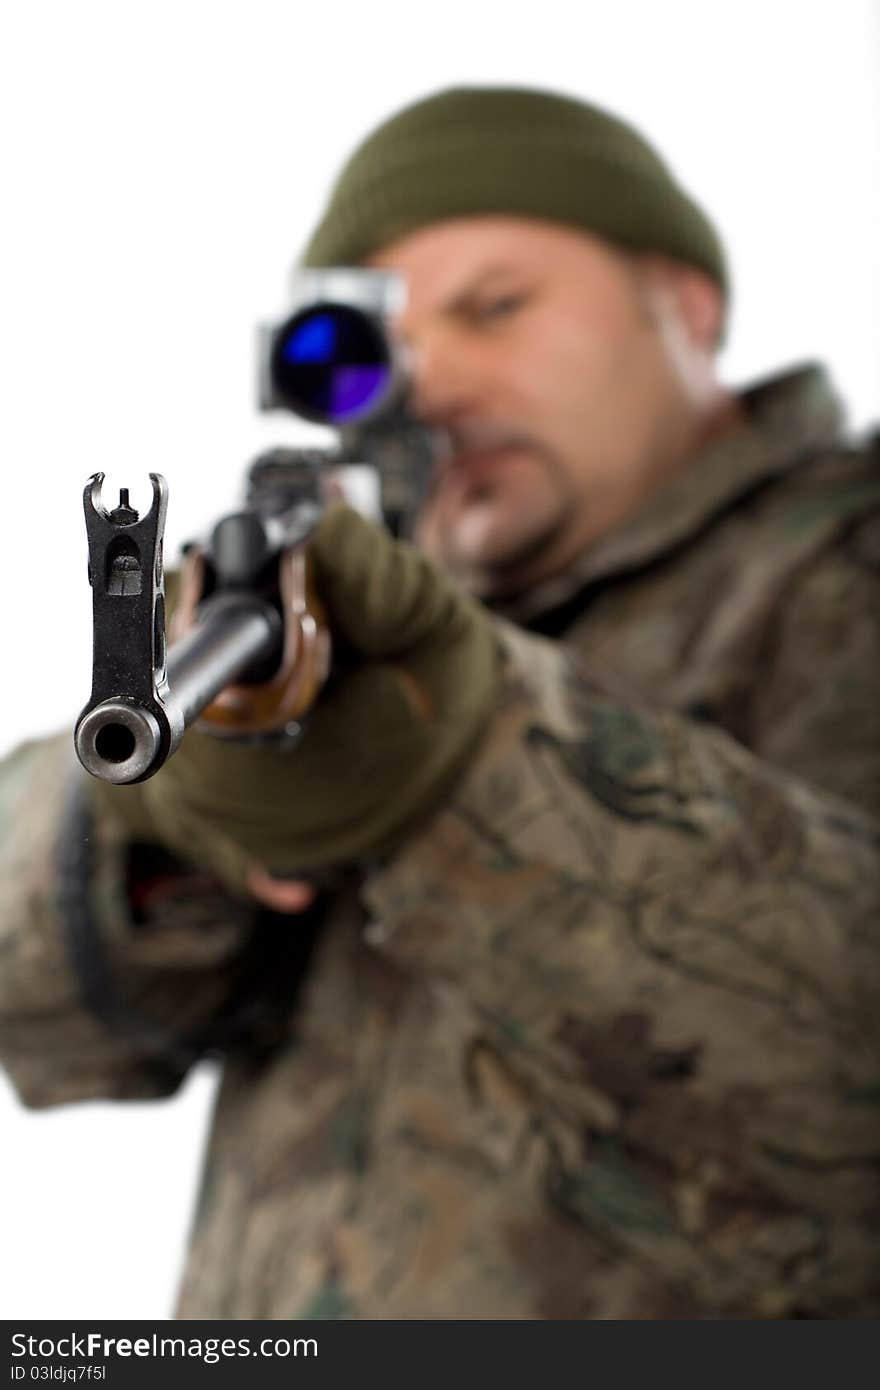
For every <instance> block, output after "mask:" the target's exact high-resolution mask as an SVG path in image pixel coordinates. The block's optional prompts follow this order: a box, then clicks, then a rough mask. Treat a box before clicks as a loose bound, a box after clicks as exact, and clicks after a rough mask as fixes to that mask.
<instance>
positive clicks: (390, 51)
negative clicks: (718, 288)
mask: <svg viewBox="0 0 880 1390" xmlns="http://www.w3.org/2000/svg"><path fill="white" fill-rule="evenodd" d="M878 76H880V7H878V5H877V3H876V2H874V3H872V0H836V2H835V3H820V2H819V0H815V2H813V0H799V3H795V0H736V3H731V2H730V0H716V3H713V4H707V3H705V0H693V2H691V0H664V3H662V4H657V3H654V0H615V3H614V4H609V3H608V0H602V3H592V0H580V3H574V0H568V3H560V2H559V0H541V3H540V4H534V3H533V4H527V5H523V6H521V7H519V8H517V7H515V6H514V5H513V4H511V3H510V0H483V3H480V2H479V0H468V2H467V3H461V2H460V0H443V3H440V4H433V5H432V4H430V3H425V4H423V5H418V6H417V5H414V4H406V5H404V4H394V3H390V0H389V2H388V3H385V2H383V0H373V3H367V4H362V5H361V4H359V5H357V6H355V5H354V4H351V3H348V4H342V5H340V4H336V5H324V6H314V5H311V4H306V3H303V0H289V3H280V0H275V2H274V3H272V2H270V0H249V3H248V4H244V3H241V4H226V5H225V4H223V3H221V2H220V0H212V3H202V2H201V0H198V2H196V3H193V2H192V0H174V3H164V0H152V3H151V4H150V5H134V4H133V3H131V0H128V3H125V2H124V0H114V3H110V2H109V0H107V2H106V3H105V2H104V0H99V2H96V0H77V3H76V4H66V3H61V0H58V3H50V2H49V0H7V3H6V5H5V6H4V9H3V19H2V21H0V130H2V131H3V139H4V146H5V148H4V151H3V161H2V167H0V189H2V206H3V213H2V229H3V244H2V253H0V288H2V294H0V306H2V313H0V393H2V396H0V399H2V407H0V458H2V462H3V473H2V489H3V491H2V504H0V585H2V601H3V609H2V613H3V638H4V642H3V677H4V679H3V683H2V696H0V699H2V711H0V716H2V718H0V752H2V751H3V750H4V749H6V748H8V747H10V746H11V745H12V744H13V743H15V742H16V741H18V739H20V738H22V737H24V736H26V735H32V734H36V733H40V732H44V731H46V730H49V729H52V728H56V727H58V726H60V725H63V724H65V723H66V722H69V721H70V720H71V719H72V717H73V716H74V714H75V713H76V711H77V710H78V708H79V707H80V706H81V705H82V704H83V702H84V700H85V698H86V696H87V694H88V685H89V666H90V651H89V639H90V633H89V621H90V601H89V590H88V585H87V583H86V576H85V535H84V528H83V523H82V513H81V503H80V497H81V493H82V488H83V485H84V483H85V480H86V478H87V477H88V475H89V474H90V473H92V472H94V471H96V470H97V469H102V470H104V471H105V472H106V473H107V474H108V480H109V482H110V483H115V484H116V485H119V484H120V483H128V484H129V486H130V487H131V489H132V500H133V501H134V502H135V504H136V505H137V504H138V502H139V500H140V501H141V502H143V500H144V499H145V498H146V497H147V496H148V491H147V486H146V475H147V472H148V471H149V470H150V469H158V470H159V471H161V472H163V473H164V474H165V475H166V477H167V478H168V479H169V482H170V486H171V510H170V514H169V522H168V537H169V548H170V550H171V551H173V549H174V548H175V545H176V543H179V541H180V540H181V539H183V538H184V537H185V536H186V535H188V534H190V533H191V532H194V531H198V530H200V529H201V528H202V526H203V524H204V523H205V522H206V520H207V519H209V518H210V517H211V516H212V515H215V514H216V513H217V512H218V511H219V510H220V509H221V508H224V507H227V506H228V505H229V504H230V503H231V502H232V501H233V500H234V499H235V496H236V486H237V482H238V478H239V475H240V472H241V470H242V468H243V467H244V465H245V464H246V463H247V462H248V460H249V459H250V458H251V457H252V456H253V455H254V454H255V453H257V452H258V451H259V450H260V449H261V448H263V447H265V446H266V445H267V444H269V443H275V442H278V443H280V442H286V441H290V440H293V439H296V438H298V437H300V436H299V435H298V434H297V427H296V425H295V423H294V422H292V421H285V420H284V419H283V418H282V417H277V416H273V417H268V418H260V417H257V415H256V413H255V410H254V405H253V352H252V344H253V325H254V323H255V321H256V320H257V319H258V318H259V317H261V316H262V315H264V314H266V313H271V312H273V311H275V310H277V309H278V308H280V307H281V305H282V303H283V292H284V284H285V277H286V274H287V271H288V269H289V266H290V264H291V262H292V260H293V258H294V257H295V255H296V253H297V251H298V250H299V249H300V247H301V246H302V244H303V242H304V240H305V238H306V236H307V233H308V231H309V229H310V226H311V223H312V221H313V220H314V218H315V216H316V214H317V211H318V208H319V206H320V203H321V201H322V198H323V195H324V193H325V192H326V190H327V187H328V185H329V182H330V180H331V178H332V175H333V173H334V171H335V169H336V168H337V167H338V165H339V163H340V161H341V160H342V158H343V157H344V156H345V154H346V153H347V151H348V150H349V148H350V147H351V146H352V144H353V143H354V142H355V141H356V140H357V139H358V138H359V137H360V135H361V134H363V133H364V132H365V130H366V129H367V128H368V127H370V126H371V125H372V124H374V123H375V122H376V121H377V120H378V119H380V118H381V117H383V116H384V115H386V114H388V113H389V112H390V111H391V110H393V109H395V108H396V107H398V106H400V105H401V104H403V103H404V102H406V101H408V100H410V99H412V98H415V97H417V96H421V95H423V94H425V93H427V92H428V91H431V90H433V89H436V88H438V87H441V86H446V85H449V84H450V83H458V82H495V83H507V82H512V83H522V84H525V85H533V86H541V85H543V86H549V87H556V88H560V89H563V90H567V91H570V92H572V93H575V94H580V95H582V96H584V97H587V98H589V99H591V100H595V101H598V102H599V103H600V104H604V105H607V106H609V107H610V108H611V109H613V110H616V111H617V112H619V113H620V114H622V115H624V116H627V117H628V118H629V119H631V120H632V121H634V122H635V123H636V124H637V125H639V126H640V127H642V128H643V129H644V130H645V132H646V133H648V134H649V135H650V136H651V137H652V138H653V139H654V141H655V142H656V143H657V144H658V146H659V148H660V149H661V150H662V151H663V153H664V154H665V155H666V156H667V158H668V159H669V161H670V162H671V164H672V166H673V168H674V169H675V170H676V171H677V172H678V174H679V176H680V177H681V179H682V180H683V182H684V183H685V185H686V186H687V187H689V188H690V189H691V190H692V191H693V192H694V194H695V195H696V196H697V198H698V200H699V201H701V202H702V204H703V205H704V206H705V208H706V209H707V211H708V212H709V213H710V214H711V215H712V216H713V217H714V218H715V219H716V220H717V222H718V224H719V226H720V227H721V229H722V231H723V234H724V237H725V240H726V241H727V243H728V245H729V247H730V248H731V260H732V266H733V278H734V309H733V325H732V332H731V335H730V338H729V344H728V347H727V350H726V352H725V356H724V359H723V363H722V366H723V373H724V375H725V377H726V379H727V380H728V381H730V382H733V383H736V382H741V381H744V380H745V379H746V378H748V377H752V376H754V375H757V374H760V373H763V372H766V371H771V370H773V369H774V368H777V367H779V366H780V365H783V364H787V363H789V362H792V361H794V360H796V359H803V358H805V357H811V356H819V357H822V358H823V359H824V360H825V361H826V362H828V363H829V364H830V366H831V368H832V369H833V371H834V374H835V376H836V379H837V381H838V384H839V388H840V390H841V393H842V394H843V396H844V398H845V400H846V401H847V403H848V405H849V407H850V416H851V419H852V420H853V422H854V423H855V424H856V425H859V426H863V425H865V424H867V423H868V422H869V421H870V420H871V419H876V417H877V415H878V413H880V411H878V405H880V327H878V324H880V249H878V248H880V236H878V233H880V95H878V93H880V84H878ZM213 1085H214V1078H213V1077H212V1076H211V1074H210V1072H209V1071H207V1070H203V1071H202V1072H200V1073H199V1074H198V1075H196V1076H195V1077H194V1078H193V1080H192V1081H191V1082H190V1084H189V1086H188V1087H187V1088H186V1090H185V1091H184V1092H183V1094H182V1095H181V1096H180V1097H178V1098H177V1099H175V1100H174V1101H171V1102H165V1103H161V1104H156V1105H149V1106H147V1105H135V1104H127V1105H120V1106H110V1105H102V1104H91V1105H86V1106H82V1107H79V1108H76V1107H73V1108H69V1109H64V1110H61V1111H55V1112H47V1113H42V1114H32V1113H27V1112H25V1111H23V1110H22V1109H21V1108H20V1107H19V1105H18V1103H17V1102H16V1100H15V1099H14V1096H13V1094H12V1092H11V1090H10V1089H9V1088H8V1086H7V1085H6V1083H5V1082H4V1081H2V1079H0V1125H2V1147H0V1155H2V1158H0V1163H2V1175H0V1248H2V1260H0V1316H3V1317H6V1318H25V1317H27V1318H78V1319H82V1318H86V1317H88V1318H93V1319H96V1318H102V1319H109V1318H124V1317H141V1318H158V1317H167V1316H169V1315H170V1312H171V1309H172V1306H173V1291H174V1285H175V1281H176V1278H177V1273H178V1269H179V1266H180V1261H181V1258H182V1252H183V1248H184V1239H185V1232H186V1226H187V1223H188V1216H189V1210H190V1207H191V1202H192V1199H193V1196H194V1192H195V1186H196V1182H197V1171H198V1163H199V1159H200V1151H201V1147H202V1143H203V1135H204V1130H205V1124H206V1119H207V1114H208V1109H209V1106H210V1102H211V1097H212V1093H213Z"/></svg>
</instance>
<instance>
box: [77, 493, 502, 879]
mask: <svg viewBox="0 0 880 1390" xmlns="http://www.w3.org/2000/svg"><path fill="white" fill-rule="evenodd" d="M308 544H309V552H310V554H311V556H312V557H313V562H314V567H315V580H316V588H317V591H318V594H319V595H320V598H321V599H322V601H323V603H324V605H325V607H326V610H327V614H328V621H329V626H330V630H331V632H332V633H333V634H334V635H335V636H336V637H338V638H342V639H343V641H344V642H345V643H347V644H348V645H349V646H350V647H351V649H352V650H353V652H354V653H355V654H356V657H357V661H358V663H359V664H356V665H355V666H354V668H353V669H352V670H350V671H346V672H345V673H344V675H342V676H340V677H339V678H338V679H336V680H334V682H333V683H332V684H331V686H329V687H328V688H327V689H326V690H325V691H324V692H322V694H321V695H320V696H319V698H318V701H317V704H316V705H315V707H314V709H313V710H312V711H311V713H310V714H309V716H308V719H307V722H306V727H305V731H304V733H303V735H302V737H301V738H300V739H299V740H298V741H297V742H296V744H295V745H294V746H292V747H290V748H288V749H287V750H284V749H283V747H281V746H279V745H260V746H254V745H248V744H243V743H237V742H235V741H230V740H227V739H223V738H217V737H215V736H213V735H210V734H204V733H201V732H199V731H198V730H196V729H190V730H188V731H187V733H186V734H185V735H184V739H183V743H182V744H181V746H180V749H179V750H178V752H177V753H176V754H175V756H174V757H173V758H171V759H170V761H169V762H168V763H167V764H166V765H165V767H163V768H162V769H161V770H160V771H159V772H158V773H157V774H156V775H155V777H153V778H151V779H150V780H149V781H147V782H144V783H141V784H139V785H137V786H132V787H116V786H109V785H107V784H106V783H102V782H98V783H96V784H95V795H96V797H97V798H98V800H99V802H101V803H103V804H104V805H105V806H106V805H110V806H112V807H113V810H114V812H115V813H116V814H118V815H120V816H121V817H122V818H123V820H124V821H125V823H126V825H127V828H128V829H129V831H130V832H131V834H132V835H133V836H134V837H138V838H145V839H148V840H156V841H159V842H161V843H163V844H165V845H166V846H167V847H168V848H169V849H171V850H172V851H174V852H175V853H176V854H178V855H181V856H182V857H184V858H185V859H187V860H189V861H191V862H193V863H195V864H199V865H201V866H203V867H205V868H209V869H212V870H213V871H214V872H215V873H217V874H218V875H219V876H220V878H221V879H222V880H223V881H224V882H225V883H226V884H227V885H228V886H229V887H230V888H232V889H234V890H236V891H240V892H246V891H247V883H248V876H249V874H250V873H251V872H252V871H253V870H254V869H257V868H263V869H268V870H269V871H270V872H271V873H273V874H278V875H290V874H300V875H303V876H307V875H308V873H309V872H310V871H314V870H318V869H321V868H325V867H327V866H332V865H341V864H347V863H352V862H355V861H358V860H361V859H363V858H365V857H372V856H375V855H380V854H384V853H386V852H388V851H390V850H392V849H394V848H395V847H396V846H397V845H398V844H399V843H400V842H401V841H402V840H403V839H405V838H406V836H407V834H408V833H409V831H410V829H411V827H414V826H417V825H418V823H419V822H420V821H422V820H423V819H424V818H425V817H426V816H427V815H429V814H430V813H431V812H432V811H433V810H434V809H435V808H436V807H437V806H439V804H440V803H441V802H442V800H443V798H444V796H445V794H446V793H447V792H448V791H449V789H450V787H451V786H452V784H453V782H454V781H455V780H456V778H457V777H458V776H459V774H460V773H461V772H462V771H463V770H464V768H465V766H466V765H467V763H468V761H469V759H470V757H471V754H472V753H473V751H474V749H475V747H476V745H477V743H478V741H479V739H480V736H481V734H482V733H483V731H484V729H485V726H486V724H487V723H488V720H489V717H490V715H491V711H492V708H493V705H494V701H495V696H496V692H497V687H498V679H499V667H500V657H499V653H498V647H497V642H496V639H495V637H494V634H493V632H492V628H491V625H490V623H489V620H488V617H487V615H486V613H485V612H484V610H483V609H482V608H480V607H479V605H477V604H476V603H474V602H473V601H472V600H470V599H468V598H467V597H466V596H465V595H463V594H462V593H461V592H460V591H459V590H458V589H457V588H456V587H455V586H454V585H453V584H452V582H451V580H449V579H448V578H447V577H446V576H445V575H444V574H443V573H441V572H440V571H439V570H438V569H436V568H435V567H434V566H433V565H432V564H431V563H430V562H429V561H428V560H427V559H425V557H424V556H423V555H421V554H420V553H419V552H418V551H417V550H415V549H414V548H413V547H412V546H409V545H405V544H403V543H401V542H398V541H395V540H393V539H392V537H391V536H390V535H389V534H388V532H387V531H385V530H384V529H382V528H381V527H379V526H377V525H375V524H373V523H372V522H369V521H367V520H365V519H364V518H363V517H362V516H360V515H359V514H358V513H357V512H355V511H352V510H351V509H350V508H349V507H342V506H338V507H333V508H332V509H331V510H330V511H328V512H327V513H326V514H325V516H324V517H323V518H322V519H321V521H320V522H319V524H318V526H317V528H316V529H315V531H314V532H313V533H312V536H311V537H310V539H309V543H308Z"/></svg>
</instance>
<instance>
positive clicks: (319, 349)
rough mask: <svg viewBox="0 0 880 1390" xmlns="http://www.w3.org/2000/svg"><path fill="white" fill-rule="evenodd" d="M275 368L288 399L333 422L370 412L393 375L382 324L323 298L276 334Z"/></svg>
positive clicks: (278, 384)
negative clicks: (324, 302) (322, 301)
mask: <svg viewBox="0 0 880 1390" xmlns="http://www.w3.org/2000/svg"><path fill="white" fill-rule="evenodd" d="M270 370H271V373H272V381H273V384H274V387H275V390H276V391H277V393H278V395H279V396H280V397H281V399H282V400H283V401H284V402H285V404H286V405H289V406H290V407H291V409H293V410H294V411H296V413H297V414H299V415H303V416H305V417H306V419H309V420H318V421H321V422H322V423H326V424H331V425H342V424H346V423H347V422H349V421H352V420H356V419H357V418H358V417H359V416H362V415H368V414H370V413H371V411H373V410H374V409H375V408H376V407H377V406H378V405H379V403H380V402H381V401H382V399H383V397H384V396H385V394H386V393H387V390H388V387H389V385H390V382H391V376H392V365H391V356H390V350H389V346H388V342H387V340H386V338H385V336H384V334H383V333H382V331H381V329H380V328H379V326H378V325H377V323H376V322H375V321H374V320H373V319H371V318H370V317H369V316H368V315H367V314H365V313H363V312H362V311H361V310H359V309H354V308H352V307H351V306H350V305H347V304H318V305H315V306H313V307H311V308H309V309H305V310H303V311H301V312H300V313H298V314H294V316H293V318H291V319H288V321H287V323H285V324H284V326H283V327H282V328H281V329H280V330H279V332H278V334H277V335H276V338H275V342H274V345H273V348H272V355H271V361H270Z"/></svg>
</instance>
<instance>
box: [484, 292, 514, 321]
mask: <svg viewBox="0 0 880 1390" xmlns="http://www.w3.org/2000/svg"><path fill="white" fill-rule="evenodd" d="M525 301H526V296H525V295H524V294H505V295H499V296H498V297H497V298H496V299H487V300H486V301H485V302H484V303H483V304H477V305H475V307H474V318H475V319H476V321H477V322H478V323H494V322H495V321H496V320H498V319H505V318H509V317H510V315H511V314H515V313H516V311H517V310H518V309H520V308H522V306H523V304H524V303H525Z"/></svg>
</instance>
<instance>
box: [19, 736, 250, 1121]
mask: <svg viewBox="0 0 880 1390" xmlns="http://www.w3.org/2000/svg"><path fill="white" fill-rule="evenodd" d="M89 781H90V779H89V778H88V777H87V775H86V774H85V773H83V772H82V771H81V770H80V769H79V768H78V767H77V766H76V764H75V761H74V758H73V752H72V744H71V738H70V735H69V734H65V735H60V736H58V737H55V738H50V739H45V740H38V741H35V742H30V743H26V744H23V745H22V746H20V747H19V748H18V749H16V750H15V751H14V752H13V753H12V754H10V755H9V756H8V757H7V758H6V759H5V760H4V761H3V762H2V763H0V961H2V969H0V1058H2V1061H3V1064H4V1065H5V1067H6V1068H7V1070H8V1072H9V1075H10V1077H11V1079H12V1081H13V1084H14V1085H15V1087H16V1089H17V1091H18V1093H19V1096H20V1098H21V1099H22V1101H23V1102H24V1103H25V1104H26V1105H30V1106H46V1105H52V1104H57V1103H60V1102H65V1101H74V1100H84V1099H89V1098H93V1097H98V1096H103V1097H115V1098H147V1097H152V1096H161V1095H167V1094H170V1093H171V1092H173V1091H174V1090H175V1089H176V1087H177V1086H178V1085H179V1083H180V1081H181V1079H182V1077H183V1075H184V1074H185V1072H186V1071H187V1069H188V1067H189V1065H190V1064H191V1063H192V1062H193V1061H194V1060H195V1058H196V1057H197V1056H199V1055H201V1054H202V1053H204V1051H205V1050H206V1048H207V1040H208V1039H209V1038H210V1036H211V1025H212V1024H213V1021H214V1020H215V1019H216V1017H217V1015H218V1013H222V1012H223V1010H224V1009H225V1008H226V1006H227V1005H228V1003H229V1001H230V999H231V998H232V996H233V995H234V992H235V982H236V980H237V978H238V974H239V971H240V968H241V962H242V959H243V954H244V953H246V950H247V943H249V941H250V939H251V936H252V933H253V931H254V930H255V917H256V909H255V907H254V906H253V905H251V904H249V903H244V902H241V901H238V900H235V899H232V898H230V897H229V896H227V895H225V894H223V892H222V891H221V890H220V888H219V885H217V884H216V882H215V881H213V880H211V879H208V878H206V877H205V876H204V875H198V874H195V873H186V872H181V873H179V874H171V875H170V876H169V877H168V878H167V879H166V880H165V882H164V884H162V883H161V882H160V883H157V884H155V885H154V892H153V894H152V895H151V896H150V897H148V898H146V899H145V901H144V902H143V903H142V904H141V908H140V910H139V911H138V912H137V913H136V914H134V913H133V910H132V906H131V903H130V901H129V883H128V874H129V868H130V855H131V851H132V846H131V844H130V843H129V841H128V839H127V838H126V836H125V834H124V833H123V831H122V830H121V829H120V828H119V826H118V825H117V824H115V823H114V821H113V820H112V819H111V818H110V816H109V815H108V813H107V811H106V810H103V811H100V812H99V811H97V810H92V809H91V805H90V798H89V797H88V783H89ZM74 802H75V803H76V804H77V806H78V808H79V809H78V811H77V814H78V815H79V817H80V823H79V826H78V828H77V826H76V825H74V826H73V839H74V844H73V850H74V854H73V858H72V857H71V850H70V845H68V847H67V850H64V849H63V845H64V841H65V836H67V838H68V839H69V838H70V831H71V824H72V822H71V816H72V815H73V814H74V811H73V805H74ZM78 856H85V860H86V861H87V862H84V863H83V865H82V867H83V871H84V872H83V882H82V883H81V884H78V883H71V882H70V881H69V877H70V875H71V874H72V873H73V872H74V867H75V865H74V863H73V860H75V859H76V858H77V857H78Z"/></svg>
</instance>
